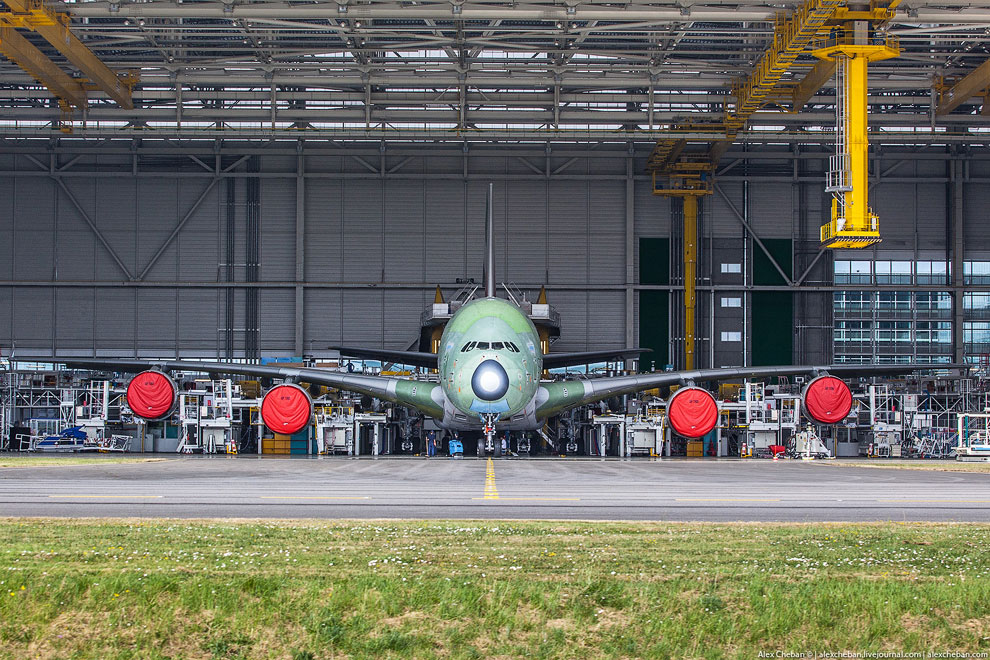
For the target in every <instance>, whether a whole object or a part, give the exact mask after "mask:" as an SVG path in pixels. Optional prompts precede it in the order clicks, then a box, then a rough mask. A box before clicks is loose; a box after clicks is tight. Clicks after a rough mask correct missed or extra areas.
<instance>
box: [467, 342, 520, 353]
mask: <svg viewBox="0 0 990 660" xmlns="http://www.w3.org/2000/svg"><path fill="white" fill-rule="evenodd" d="M475 349H478V350H482V351H487V350H493V351H501V350H503V349H505V350H507V351H512V352H513V353H518V352H519V347H518V346H516V345H515V344H513V343H512V342H511V341H493V342H487V341H469V342H468V343H466V344H464V347H463V348H462V349H461V353H467V352H468V351H473V350H475Z"/></svg>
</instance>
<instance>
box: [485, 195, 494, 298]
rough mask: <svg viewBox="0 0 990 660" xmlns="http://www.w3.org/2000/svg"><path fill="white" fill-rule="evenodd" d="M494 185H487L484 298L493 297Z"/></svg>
mask: <svg viewBox="0 0 990 660" xmlns="http://www.w3.org/2000/svg"><path fill="white" fill-rule="evenodd" d="M494 196H495V184H493V183H489V184H488V212H487V214H486V220H485V297H486V298H494V297H495V230H494V228H493V227H494V224H495V213H494V210H493V205H492V204H493V202H492V199H493V197H494Z"/></svg>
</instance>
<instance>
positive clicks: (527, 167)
mask: <svg viewBox="0 0 990 660" xmlns="http://www.w3.org/2000/svg"><path fill="white" fill-rule="evenodd" d="M408 148H409V149H412V147H408ZM566 148H567V149H572V150H573V149H575V147H573V146H570V147H566ZM239 149H240V150H239V151H236V153H231V154H229V155H224V156H223V157H222V159H221V160H222V167H227V166H231V165H235V164H236V162H237V159H238V158H239V157H240V156H242V155H249V154H253V155H256V156H259V161H260V169H261V171H260V173H259V177H260V197H261V219H260V248H261V249H260V251H261V268H260V280H261V287H260V292H259V312H260V313H259V319H258V324H259V328H258V330H259V333H260V343H261V347H262V349H261V350H262V354H264V355H293V354H295V353H296V352H297V350H298V347H299V346H300V339H301V348H302V350H303V351H304V352H305V353H310V354H320V353H324V352H326V350H327V347H328V346H330V345H332V344H336V343H339V342H343V343H347V344H359V345H369V346H380V345H385V346H387V347H390V348H407V347H409V346H410V345H411V344H412V343H413V342H414V341H415V340H416V338H417V336H418V321H419V315H420V313H421V312H422V311H423V309H424V307H425V305H426V304H428V303H429V302H431V301H432V297H433V290H432V287H433V286H434V285H435V284H437V283H441V284H443V285H444V286H445V290H446V292H447V294H448V295H450V294H452V293H453V292H454V291H455V290H456V288H457V287H458V286H459V285H458V284H457V281H458V280H466V279H470V278H474V279H475V281H480V278H481V263H482V252H483V240H484V238H483V236H484V234H483V232H484V214H485V194H486V189H487V179H488V178H491V179H493V180H494V185H495V200H494V205H495V219H496V236H497V242H498V245H497V253H496V264H497V268H498V273H497V275H498V278H499V280H504V281H506V282H510V283H515V284H516V285H518V286H520V287H523V288H524V289H526V290H527V293H528V294H529V295H534V294H535V292H536V289H538V287H539V286H540V285H541V284H544V283H545V284H547V285H548V290H549V295H550V300H551V302H552V303H553V304H555V305H556V306H557V308H558V309H559V311H560V313H561V316H562V321H563V329H562V336H561V339H560V342H559V343H558V344H557V345H556V346H555V350H591V349H595V348H601V347H620V346H623V345H624V344H625V342H626V308H625V305H626V286H627V285H628V284H636V283H635V282H633V283H627V282H626V275H625V273H626V267H627V263H626V260H627V255H626V253H625V250H626V247H625V246H626V239H627V237H626V215H627V209H626V192H627V185H630V183H629V181H628V180H627V177H626V161H627V157H626V155H625V151H624V150H620V151H613V152H611V153H610V154H604V155H603V154H601V153H600V152H596V150H594V149H589V150H587V151H585V152H583V153H579V154H578V155H577V156H575V155H574V152H573V151H572V152H571V153H569V154H568V155H566V156H563V155H557V154H552V155H547V156H541V155H539V154H538V153H536V152H533V151H530V152H526V153H525V154H523V155H521V156H517V155H511V154H506V153H504V150H502V151H499V149H498V148H496V147H492V153H491V154H488V153H485V152H484V148H476V149H473V151H472V153H471V155H470V157H469V166H468V170H469V176H468V178H467V179H466V180H465V178H464V176H463V168H464V159H463V158H462V157H460V156H457V155H451V154H450V152H449V151H448V152H447V153H443V154H439V155H436V156H433V155H430V154H429V153H426V152H427V149H426V147H418V150H419V151H420V152H422V153H412V154H397V155H392V154H388V155H387V157H383V158H382V160H381V161H380V160H379V158H378V157H375V156H369V155H363V156H360V157H356V156H353V155H348V154H340V155H336V154H333V153H321V154H319V155H306V156H304V157H303V158H302V161H303V164H304V171H305V174H306V178H305V184H304V194H303V200H304V206H305V208H304V214H303V218H302V219H303V222H304V225H303V226H304V230H305V240H304V246H305V253H304V257H305V258H304V271H303V274H304V281H302V282H296V260H297V254H296V237H295V228H296V223H297V209H296V199H297V191H296V185H297V176H296V162H297V158H296V157H295V156H292V155H282V154H279V155H273V154H265V153H264V150H263V149H262V148H260V147H245V146H243V145H242V146H241V147H239ZM918 153H920V152H918ZM77 155H80V158H78V159H76V160H75V161H74V162H73V164H72V166H71V168H70V169H67V171H66V173H65V174H64V175H63V174H60V175H59V178H60V180H61V182H62V184H64V186H65V189H66V190H67V191H68V192H66V190H62V188H61V187H60V185H59V184H58V183H57V182H56V180H55V178H54V177H51V176H48V175H47V173H46V172H44V171H39V163H47V162H49V153H48V152H46V151H45V150H44V149H43V148H42V149H39V151H38V152H37V153H35V154H34V156H33V158H28V157H27V156H26V155H24V154H0V169H4V170H5V171H6V172H7V174H8V175H7V176H0V280H4V281H5V283H0V350H3V351H5V352H6V351H8V350H9V346H10V344H12V343H14V344H16V346H17V349H18V351H19V352H21V353H22V354H24V353H31V352H38V353H41V352H43V353H47V352H49V351H52V350H55V351H57V352H59V353H61V354H66V355H68V354H75V355H79V354H95V355H111V356H125V355H137V356H142V357H152V356H170V355H178V356H186V357H191V356H197V357H209V356H217V355H221V354H222V353H223V347H224V336H225V332H226V331H228V330H232V331H233V336H234V342H235V353H236V352H237V351H238V350H240V348H241V347H242V346H243V342H244V338H245V334H246V332H247V330H248V329H247V328H245V324H246V320H245V311H244V310H245V307H246V301H245V289H244V287H243V285H241V286H237V283H242V284H243V282H244V279H245V275H246V264H245V256H246V235H245V234H246V229H245V218H246V215H247V204H248V196H247V192H246V185H245V183H246V179H245V178H244V177H245V176H246V175H247V169H246V167H247V166H246V164H245V163H243V162H242V163H241V164H239V165H235V166H234V167H233V169H231V170H230V174H231V175H233V176H235V177H237V178H235V179H234V182H235V183H234V200H235V203H234V207H235V208H234V217H235V219H236V222H235V231H234V237H233V238H234V246H235V258H234V261H235V263H234V266H235V267H234V273H235V277H234V280H235V281H234V285H235V286H234V298H233V299H234V304H233V309H232V316H231V318H226V316H227V314H226V312H225V300H226V293H225V291H226V287H227V286H228V285H229V283H228V282H227V281H226V280H227V275H226V268H225V266H226V263H225V260H226V256H225V254H226V253H225V250H226V248H225V246H226V235H225V231H226V230H225V223H226V217H227V188H226V184H225V182H224V181H220V180H218V179H214V178H213V177H211V176H210V175H209V173H208V172H206V171H204V168H203V166H202V164H197V163H195V162H193V161H191V160H190V159H188V158H187V157H185V156H182V155H163V154H150V153H149V154H147V155H141V156H140V157H138V161H137V165H138V172H139V174H138V175H137V176H134V175H132V174H131V168H132V166H134V160H133V158H134V157H132V156H131V155H128V154H123V153H112V154H105V153H101V152H100V150H99V149H97V148H93V149H90V150H82V151H80V152H79V153H78V154H77ZM645 155H646V152H645V151H643V150H642V149H641V150H639V151H638V152H637V156H636V158H635V159H634V162H633V167H632V171H633V173H634V175H635V179H634V180H633V182H632V184H631V185H632V186H633V190H632V193H633V194H632V200H633V208H632V209H631V211H632V217H631V220H632V225H633V227H634V236H633V244H634V245H638V239H639V238H640V237H669V236H671V229H672V226H671V209H672V202H671V200H669V199H667V198H663V197H656V196H654V195H652V194H651V190H652V189H651V182H650V180H649V178H648V177H646V176H644V175H643V174H642V172H643V163H644V159H645ZM200 157H201V159H202V161H203V163H207V164H212V163H213V162H214V161H213V156H212V154H211V155H201V156H200ZM59 158H62V159H63V161H68V160H69V157H68V156H56V160H58V159H59ZM794 158H796V156H795V155H794V154H792V153H790V152H787V151H785V152H782V153H781V154H780V157H779V158H776V157H775V156H774V157H773V158H768V157H767V155H766V154H764V155H763V157H762V160H760V159H756V160H751V161H747V163H746V165H745V167H744V166H743V165H739V166H734V167H732V168H730V169H729V170H728V171H727V173H726V175H725V176H722V177H721V178H720V179H719V180H718V188H719V191H718V192H716V194H714V195H712V196H710V197H707V198H705V199H704V201H703V203H702V217H701V225H700V226H701V227H702V230H703V240H702V241H701V246H700V247H701V264H702V268H701V270H700V271H699V277H700V279H699V284H701V285H703V286H710V285H714V286H716V287H727V288H728V289H732V288H733V287H735V288H737V289H738V288H739V287H740V286H741V285H742V284H743V281H744V279H745V281H751V277H752V273H751V272H749V273H747V272H743V273H739V274H723V273H721V270H720V266H721V264H722V263H723V262H733V263H745V261H746V260H747V259H748V260H750V261H751V259H752V255H753V250H754V249H758V248H756V247H755V245H754V243H753V241H752V238H751V236H749V234H748V232H746V231H745V230H744V228H743V225H742V223H741V222H740V219H739V217H738V215H737V212H738V214H742V215H743V216H744V217H745V218H746V219H747V221H748V222H749V223H750V225H751V226H752V227H753V229H754V230H755V231H756V232H757V233H758V234H759V235H760V236H761V237H765V238H787V239H793V240H795V252H796V254H795V256H794V272H795V276H797V275H799V274H801V273H803V272H804V270H805V268H806V267H807V266H808V264H810V263H811V261H812V259H814V258H815V257H816V256H817V236H818V227H819V225H820V224H821V222H822V219H823V214H825V213H827V204H828V197H827V196H826V195H824V194H823V193H822V186H823V183H822V181H821V179H822V178H823V177H822V175H821V168H822V166H823V160H822V159H820V158H817V159H816V158H812V159H805V160H801V161H799V165H800V167H798V168H793V163H794V160H793V159H794ZM898 158H900V159H902V160H903V161H904V162H903V163H901V164H899V165H897V166H896V167H894V168H892V166H893V165H895V164H896V163H897V159H898ZM382 162H384V164H385V170H386V172H388V173H387V174H385V175H383V174H381V172H378V173H376V172H375V171H372V170H375V169H376V168H378V167H380V165H381V163H382ZM980 167H983V168H984V169H985V170H986V171H985V172H984V171H983V170H981V169H979V168H980ZM888 168H892V169H891V170H890V171H891V174H890V177H888V178H885V179H884V180H882V181H881V182H880V183H879V184H878V185H876V186H875V187H874V191H873V204H874V206H875V209H876V210H877V212H878V213H879V214H880V216H881V218H882V221H881V222H882V228H883V231H884V243H883V245H882V246H881V247H880V248H878V250H879V251H880V252H881V253H883V254H887V253H890V254H892V255H893V256H894V257H897V256H900V255H903V256H906V257H910V256H911V255H915V254H917V255H920V256H929V257H931V256H938V255H944V252H945V248H946V246H945V240H946V238H945V237H946V231H945V227H946V213H947V202H946V200H947V196H946V190H947V184H946V181H945V177H946V171H947V169H946V165H945V161H944V160H924V159H922V158H920V157H919V158H917V159H916V158H914V155H913V154H911V153H906V154H902V155H900V156H885V160H884V161H883V162H882V163H881V164H880V165H878V171H885V170H887V169H888ZM393 169H394V172H390V170H393ZM972 172H974V173H975V174H978V175H980V176H987V175H990V166H987V165H986V164H985V163H982V164H981V163H976V164H974V165H973V169H972ZM792 175H793V176H792ZM744 177H748V179H749V182H748V185H746V186H744V183H743V179H744ZM988 195H990V193H988V192H987V187H986V185H985V184H983V183H972V184H967V196H966V209H965V213H966V222H967V229H966V232H967V233H966V242H967V250H969V251H972V252H973V254H974V255H981V254H983V253H990V240H988V239H987V238H986V237H985V235H984V232H982V221H983V216H984V215H985V209H986V208H988V207H990V196H988ZM70 196H71V198H70ZM73 199H74V200H75V201H73ZM730 203H731V205H732V207H734V208H735V211H733V210H732V209H731V208H730V206H729V204H730ZM77 204H78V206H79V207H80V208H81V211H80V208H77V206H76V205H77ZM87 219H88V221H87ZM89 222H92V224H93V226H94V227H95V228H96V229H97V230H98V231H99V233H100V234H101V235H102V236H103V238H104V239H105V240H106V242H107V244H108V245H109V246H110V248H111V249H112V250H113V252H114V253H115V254H116V255H117V256H118V258H119V259H120V261H121V263H122V264H123V268H121V267H120V266H118V264H117V263H116V262H115V260H114V259H113V258H112V257H111V256H110V254H109V253H108V251H107V250H106V249H105V248H104V246H103V245H102V244H101V242H100V240H99V239H98V238H97V236H96V233H95V232H94V231H93V229H92V228H91V227H90V226H89ZM179 223H182V226H181V230H180V231H179V232H178V233H177V234H176V235H175V237H174V240H172V241H171V242H169V238H170V237H171V236H172V235H173V234H174V232H175V230H176V228H177V226H178V225H179ZM675 233H676V232H675ZM163 246H165V247H164V249H163ZM679 249H680V242H679V238H677V237H676V236H675V237H674V240H672V241H671V250H672V252H674V253H675V255H672V256H676V252H677V251H678V250H679ZM830 258H831V255H828V256H826V257H825V258H820V259H818V261H816V262H815V266H814V267H813V268H812V270H811V271H810V274H809V276H808V279H807V283H823V282H828V281H830V272H831V261H830ZM638 259H639V256H638V254H634V255H632V260H633V261H632V266H633V272H637V273H638V272H639V261H638ZM671 263H672V264H673V263H676V259H675V260H672V262H671ZM125 270H126V272H125ZM145 271H147V272H145ZM129 278H131V279H133V280H138V279H140V280H141V281H140V282H137V281H132V282H127V280H128V279H129ZM93 282H98V283H99V285H98V286H93V285H92V283H93ZM54 283H58V286H53V284H54ZM297 286H301V287H303V289H304V296H303V299H304V309H302V310H301V312H302V319H301V320H302V327H303V336H302V338H297V337H296V336H295V327H296V316H297V310H296V294H295V292H296V287H297ZM740 295H743V296H745V294H744V293H743V294H740ZM830 295H831V294H830V293H828V292H824V293H823V292H814V293H807V294H803V293H802V294H800V295H799V297H798V299H797V300H796V307H795V309H796V310H797V314H800V315H801V316H802V317H805V318H808V319H811V321H810V322H809V323H807V324H806V325H807V326H808V329H807V333H806V334H805V335H802V336H801V337H800V338H799V341H798V342H797V343H796V345H795V353H796V355H795V357H796V359H801V360H803V361H816V360H821V359H827V357H828V351H829V349H828V348H827V346H828V344H829V342H828V337H827V336H826V335H827V334H828V333H827V331H826V330H824V329H823V328H824V327H825V325H826V323H825V320H826V319H827V315H828V314H827V310H828V309H830V305H831V300H830ZM633 299H636V296H633ZM675 299H679V298H678V297H677V296H676V295H675V296H673V297H672V300H675ZM744 299H745V298H744ZM719 301H720V293H719V292H716V293H712V292H711V291H710V290H709V291H702V292H701V296H700V299H699V330H700V331H701V333H702V334H703V335H704V336H703V337H702V338H701V339H702V341H700V342H699V347H700V349H699V350H703V351H704V352H705V355H703V356H700V357H699V362H700V364H701V365H702V366H704V365H708V364H711V363H712V361H713V360H714V362H715V364H739V363H741V362H742V360H743V356H742V354H741V350H742V348H743V347H742V346H740V347H731V346H722V345H720V339H719V338H720V336H721V332H722V331H723V330H725V331H731V330H739V329H742V326H743V324H744V319H746V318H748V317H749V312H748V311H747V308H746V306H745V304H744V306H743V307H742V308H727V309H724V310H723V309H722V308H721V306H720V304H719ZM638 318H639V316H638V310H636V312H635V313H634V314H633V316H632V323H633V331H632V336H633V337H634V338H635V336H636V334H637V328H638V325H637V324H638ZM814 327H818V328H820V329H819V330H815V329H814ZM681 334H682V332H681V331H680V330H679V329H678V328H671V337H678V336H680V335H681ZM709 338H711V340H709ZM797 354H800V355H797Z"/></svg>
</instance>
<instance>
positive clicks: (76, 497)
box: [48, 495, 164, 500]
mask: <svg viewBox="0 0 990 660" xmlns="http://www.w3.org/2000/svg"><path fill="white" fill-rule="evenodd" d="M48 497H59V498H70V499H74V500H75V499H82V498H85V499H101V500H103V499H110V500H114V499H125V498H127V499H151V500H153V499H161V498H162V497H164V495H49V496H48Z"/></svg>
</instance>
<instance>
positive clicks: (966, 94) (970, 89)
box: [935, 60, 990, 117]
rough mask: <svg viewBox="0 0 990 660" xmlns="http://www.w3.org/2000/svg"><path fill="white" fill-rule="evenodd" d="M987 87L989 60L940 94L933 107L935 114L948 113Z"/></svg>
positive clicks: (989, 81) (939, 115) (989, 75)
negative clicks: (940, 97) (936, 104)
mask: <svg viewBox="0 0 990 660" xmlns="http://www.w3.org/2000/svg"><path fill="white" fill-rule="evenodd" d="M987 87H990V60H987V61H986V62H984V63H983V64H981V65H980V66H978V67H976V68H975V69H973V70H972V71H970V72H969V73H968V74H967V75H966V77H965V78H963V79H962V80H960V81H959V82H957V83H956V84H955V85H953V86H952V88H951V89H949V90H948V91H947V92H945V93H944V94H942V99H941V101H940V102H939V104H938V107H936V108H935V116H936V117H941V116H943V115H947V114H949V113H950V112H952V111H953V110H955V109H956V108H958V107H959V106H961V105H962V104H963V103H965V102H966V101H968V100H970V99H971V98H973V97H974V96H977V95H980V93H981V92H983V91H984V90H985V89H986V88H987Z"/></svg>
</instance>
